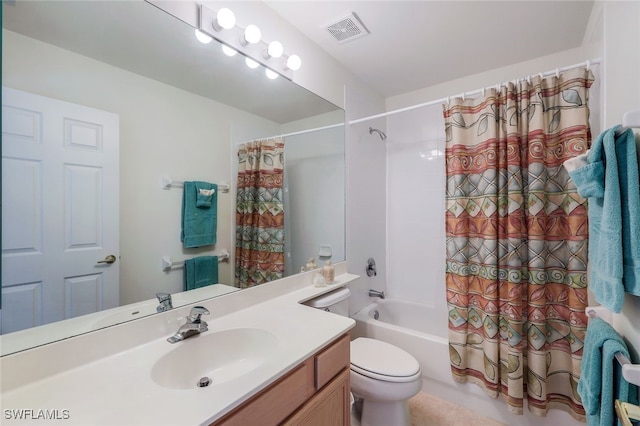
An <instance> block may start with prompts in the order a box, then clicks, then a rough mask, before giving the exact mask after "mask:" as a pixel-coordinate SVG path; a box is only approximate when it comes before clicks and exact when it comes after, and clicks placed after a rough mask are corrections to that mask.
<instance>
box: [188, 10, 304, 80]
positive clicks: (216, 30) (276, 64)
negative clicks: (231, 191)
mask: <svg viewBox="0 0 640 426" xmlns="http://www.w3.org/2000/svg"><path fill="white" fill-rule="evenodd" d="M199 12H200V13H199V20H198V25H199V28H198V29H199V30H200V31H201V32H203V33H205V34H207V35H208V36H210V37H213V38H214V39H216V40H218V41H219V42H220V43H223V44H225V45H227V46H228V47H230V48H232V49H234V50H236V51H238V52H240V53H242V54H243V55H245V56H247V57H248V58H251V59H252V60H254V61H256V62H257V63H259V64H261V65H263V66H264V67H265V68H267V69H270V70H272V71H274V72H276V73H277V74H279V75H281V76H283V77H284V78H286V79H288V80H293V73H294V70H293V69H291V68H290V67H287V66H284V64H286V59H287V58H289V57H290V56H296V55H286V54H283V55H282V56H280V57H272V56H269V55H265V52H267V51H268V49H269V42H265V41H264V40H262V39H260V40H259V41H257V42H256V43H243V40H245V29H246V28H242V27H240V26H238V25H234V26H233V27H232V28H227V29H223V28H220V27H219V26H218V25H217V11H215V10H213V9H211V8H209V7H208V6H206V5H204V4H200V5H199ZM214 24H215V25H214ZM296 57H297V56H296ZM283 58H284V61H283Z"/></svg>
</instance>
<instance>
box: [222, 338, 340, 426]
mask: <svg viewBox="0 0 640 426" xmlns="http://www.w3.org/2000/svg"><path fill="white" fill-rule="evenodd" d="M349 344H350V339H349V335H348V334H345V335H343V336H342V337H340V338H339V339H337V340H335V341H334V342H332V343H330V344H329V345H328V346H327V347H325V348H323V349H321V350H320V351H318V352H317V353H315V354H314V355H312V356H310V357H309V358H307V359H306V360H305V361H304V362H302V363H300V364H299V365H298V366H296V367H295V368H294V369H293V370H292V371H291V372H289V373H288V374H286V375H285V376H284V377H282V378H281V379H279V380H278V381H277V382H276V383H274V384H273V385H271V386H270V387H269V388H267V389H265V390H264V391H262V392H261V393H259V394H258V395H256V396H255V397H253V398H252V399H251V400H249V401H247V402H246V403H245V404H243V405H242V406H240V407H238V408H237V409H236V410H234V411H233V412H231V413H229V415H227V416H225V417H224V418H223V419H221V420H220V421H217V422H214V423H213V425H215V426H218V425H219V426H223V425H224V426H231V425H238V426H243V425H254V424H261V425H270V424H273V425H275V424H281V423H283V422H284V423H283V424H285V425H318V426H324V425H336V426H337V425H348V424H349V420H348V419H349V415H350V414H349V407H350V400H349ZM285 419H286V421H285Z"/></svg>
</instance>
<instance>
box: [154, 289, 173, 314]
mask: <svg viewBox="0 0 640 426" xmlns="http://www.w3.org/2000/svg"><path fill="white" fill-rule="evenodd" d="M156 297H157V298H158V302H160V305H158V307H156V311H158V312H164V311H168V310H169V309H173V305H172V304H171V295H170V294H169V293H156Z"/></svg>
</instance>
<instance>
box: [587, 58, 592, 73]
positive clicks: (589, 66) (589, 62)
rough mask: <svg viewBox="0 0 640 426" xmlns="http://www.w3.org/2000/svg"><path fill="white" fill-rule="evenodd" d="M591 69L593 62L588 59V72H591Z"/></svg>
mask: <svg viewBox="0 0 640 426" xmlns="http://www.w3.org/2000/svg"><path fill="white" fill-rule="evenodd" d="M590 69H591V61H590V60H589V59H587V71H590Z"/></svg>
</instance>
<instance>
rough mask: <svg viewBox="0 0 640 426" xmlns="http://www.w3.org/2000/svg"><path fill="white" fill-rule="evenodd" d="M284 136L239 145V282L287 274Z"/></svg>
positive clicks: (245, 284) (250, 283)
mask: <svg viewBox="0 0 640 426" xmlns="http://www.w3.org/2000/svg"><path fill="white" fill-rule="evenodd" d="M283 177H284V139H283V138H281V137H277V138H271V139H264V140H256V141H252V142H248V143H246V144H243V145H241V146H240V147H239V149H238V182H237V187H238V189H237V194H236V256H235V286H236V287H239V288H246V287H252V286H255V285H258V284H262V283H265V282H268V281H272V280H275V279H278V278H282V277H283V276H284V189H283V183H284V179H283Z"/></svg>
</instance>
